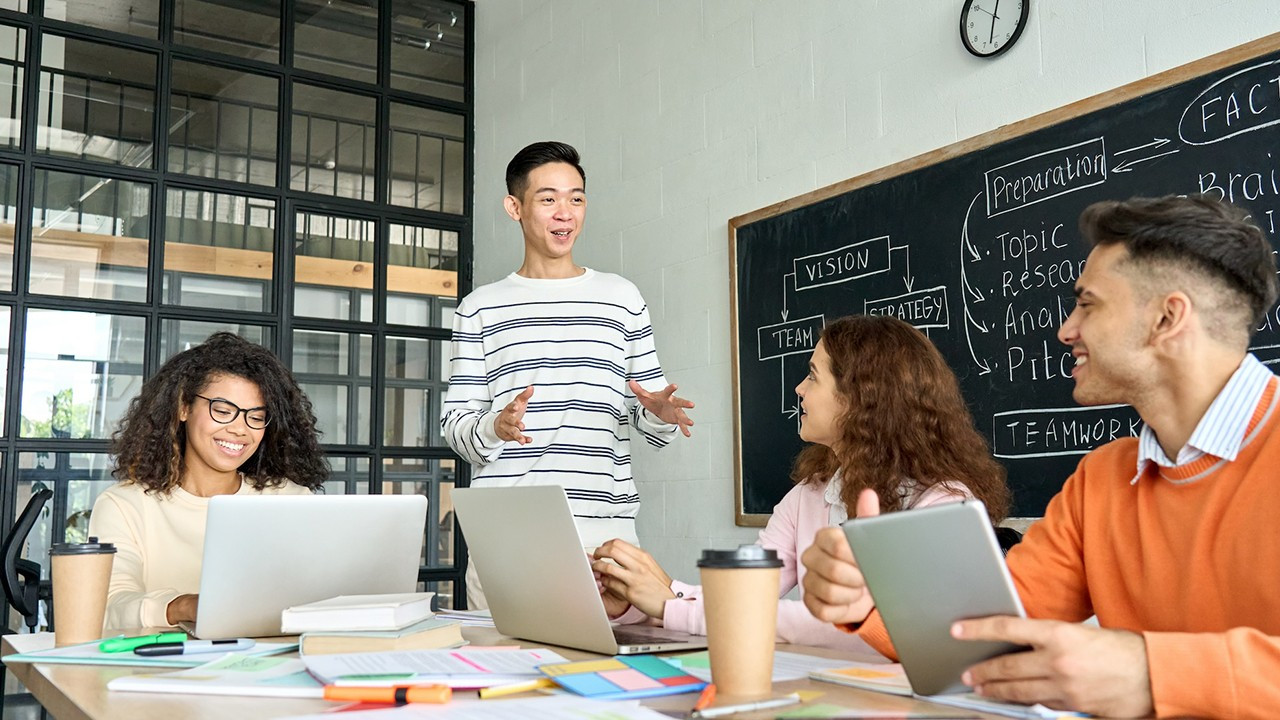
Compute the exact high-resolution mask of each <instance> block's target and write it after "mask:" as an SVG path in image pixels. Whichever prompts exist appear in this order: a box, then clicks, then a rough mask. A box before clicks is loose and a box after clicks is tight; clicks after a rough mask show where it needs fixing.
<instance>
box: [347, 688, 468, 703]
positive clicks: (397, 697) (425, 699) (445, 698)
mask: <svg viewBox="0 0 1280 720" xmlns="http://www.w3.org/2000/svg"><path fill="white" fill-rule="evenodd" d="M451 697H453V688H450V687H449V686H448V685H397V686H395V687H337V686H334V685H325V686H324V699H325V700H344V701H352V700H354V701H357V702H367V703H394V704H396V705H404V704H406V703H446V702H449V698H451Z"/></svg>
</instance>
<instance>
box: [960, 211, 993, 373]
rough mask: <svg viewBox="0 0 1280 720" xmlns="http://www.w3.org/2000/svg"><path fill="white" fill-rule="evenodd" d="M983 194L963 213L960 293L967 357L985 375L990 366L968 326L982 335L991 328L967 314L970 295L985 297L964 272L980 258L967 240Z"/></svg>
mask: <svg viewBox="0 0 1280 720" xmlns="http://www.w3.org/2000/svg"><path fill="white" fill-rule="evenodd" d="M984 194H985V193H978V194H977V195H974V196H973V200H972V201H970V202H969V209H968V210H966V211H965V213H964V227H962V228H961V229H960V285H961V286H962V287H964V289H965V291H964V292H963V293H961V294H960V296H961V298H962V299H963V300H964V339H965V343H966V344H967V345H968V346H969V357H971V358H973V363H974V364H975V365H977V366H978V368H979V369H980V372H979V373H978V374H979V375H986V374H987V373H989V372H991V367H990V366H988V365H987V363H986V361H985V360H982V359H981V358H979V357H978V353H977V352H976V351H975V350H974V349H973V334H972V332H971V331H970V330H969V328H970V327H971V326H972V327H973V328H976V329H977V330H978V332H981V333H982V334H984V335H985V334H987V333H989V332H991V328H988V327H987V326H986V325H983V324H982V323H980V322H978V321H977V320H975V319H974V318H973V315H970V314H969V300H970V298H971V297H975V296H976V297H979V298H982V300H985V299H986V298H985V297H983V296H982V293H980V292H978V291H977V290H976V289H975V288H974V287H973V286H971V285H970V284H969V277H968V274H967V273H965V269H964V268H965V265H967V264H968V263H970V262H977V261H979V260H981V259H982V256H981V255H979V254H978V251H977V249H976V248H974V247H973V243H971V242H969V216H970V215H971V214H972V213H973V206H974V205H976V204H977V203H978V200H979V199H981V198H982V196H983V195H984ZM982 300H974V302H981V301H982Z"/></svg>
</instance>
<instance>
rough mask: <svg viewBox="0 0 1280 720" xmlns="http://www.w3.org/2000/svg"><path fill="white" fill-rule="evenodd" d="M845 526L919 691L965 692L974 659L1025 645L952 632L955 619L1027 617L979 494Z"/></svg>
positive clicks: (915, 689) (986, 657)
mask: <svg viewBox="0 0 1280 720" xmlns="http://www.w3.org/2000/svg"><path fill="white" fill-rule="evenodd" d="M844 532H845V535H846V536H847V537H848V538H849V546H850V547H851V548H852V549H853V555H854V557H855V558H856V559H857V561H858V566H859V567H860V568H861V569H862V575H863V577H865V578H866V581H867V589H868V590H870V591H871V597H872V598H874V599H875V601H876V607H877V608H879V610H880V616H881V617H882V618H883V619H884V626H885V629H886V630H888V631H889V639H891V640H893V647H894V649H895V650H897V652H898V657H899V659H901V660H902V669H903V670H905V671H906V673H907V680H909V681H910V682H911V689H912V690H913V691H914V692H915V693H917V694H919V695H939V694H946V693H958V692H968V691H969V688H968V687H967V686H966V685H965V684H964V683H962V682H961V681H960V675H961V673H963V672H964V671H965V670H966V669H968V668H969V667H970V666H971V665H976V664H978V663H979V662H982V661H983V660H986V659H988V658H992V657H995V656H996V655H1003V654H1005V653H1008V652H1015V651H1018V650H1023V649H1025V648H1021V647H1019V646H1017V645H1012V644H1010V643H1001V642H974V641H967V640H956V639H954V638H952V637H951V624H952V623H954V622H955V621H957V620H964V619H969V618H980V617H988V616H991V615H1014V616H1017V617H1025V615H1024V614H1023V611H1022V603H1021V601H1019V599H1018V591H1017V589H1016V588H1015V587H1014V585H1013V578H1012V577H1011V576H1010V575H1009V568H1008V567H1007V566H1006V565H1005V563H1004V555H1003V554H1002V553H1001V552H1000V545H999V543H997V542H996V536H995V532H994V531H993V530H992V528H991V520H990V519H989V518H988V517H987V510H986V508H985V507H984V506H983V504H982V503H981V502H979V501H977V500H965V501H964V502H955V503H946V504H943V505H934V506H932V507H925V508H920V509H919V510H907V511H904V512H895V513H889V514H887V515H879V516H876V517H869V518H859V519H854V520H850V521H848V522H846V523H845V524H844Z"/></svg>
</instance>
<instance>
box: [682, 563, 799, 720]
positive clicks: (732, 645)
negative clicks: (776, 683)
mask: <svg viewBox="0 0 1280 720" xmlns="http://www.w3.org/2000/svg"><path fill="white" fill-rule="evenodd" d="M698 568H699V569H700V571H701V574H702V598H703V604H704V606H705V608H706V616H707V650H708V652H709V653H710V655H711V681H712V682H713V683H715V685H716V695H717V696H721V695H723V696H727V697H731V698H739V699H743V700H751V699H757V698H762V697H767V696H769V695H770V694H771V693H772V691H773V644H774V632H775V631H776V629H777V625H778V576H779V573H781V568H782V561H781V560H779V559H778V553H777V551H774V550H766V549H765V548H762V547H760V546H759V545H742V546H740V547H738V549H736V550H703V551H702V558H701V559H699V560H698Z"/></svg>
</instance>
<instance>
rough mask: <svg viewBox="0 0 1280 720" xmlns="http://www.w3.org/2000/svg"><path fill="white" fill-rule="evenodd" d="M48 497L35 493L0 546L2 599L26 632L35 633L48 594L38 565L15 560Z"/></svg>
mask: <svg viewBox="0 0 1280 720" xmlns="http://www.w3.org/2000/svg"><path fill="white" fill-rule="evenodd" d="M51 497H53V491H52V490H50V489H49V488H41V489H40V490H38V491H36V493H35V494H34V495H32V496H31V500H29V501H28V502H27V506H26V507H25V508H23V509H22V514H20V515H18V519H17V520H16V521H15V522H14V523H13V527H12V528H10V529H9V534H8V535H6V536H5V538H4V544H3V545H0V556H3V558H4V572H3V574H2V575H0V584H3V585H4V596H5V599H6V600H8V601H9V605H10V606H12V607H13V609H14V610H17V611H18V612H19V613H21V614H22V619H23V621H24V622H25V623H26V625H27V632H35V629H36V624H37V623H38V622H39V621H40V601H41V600H45V601H48V600H49V599H50V595H51V594H50V593H48V592H46V591H42V590H41V585H40V564H39V563H37V562H33V561H31V560H26V559H23V558H20V557H18V556H19V555H21V554H22V546H23V545H24V544H26V542H27V535H29V534H30V533H31V528H32V527H34V526H35V524H36V520H37V519H38V518H39V517H40V511H41V510H42V509H43V508H44V504H45V503H46V502H48V501H49V498H51Z"/></svg>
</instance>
